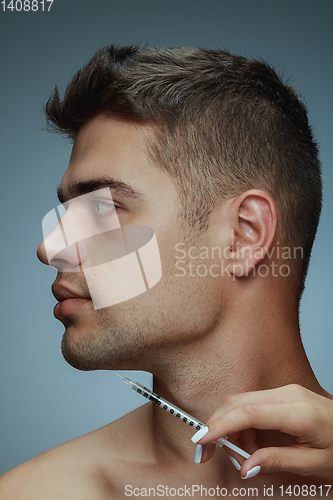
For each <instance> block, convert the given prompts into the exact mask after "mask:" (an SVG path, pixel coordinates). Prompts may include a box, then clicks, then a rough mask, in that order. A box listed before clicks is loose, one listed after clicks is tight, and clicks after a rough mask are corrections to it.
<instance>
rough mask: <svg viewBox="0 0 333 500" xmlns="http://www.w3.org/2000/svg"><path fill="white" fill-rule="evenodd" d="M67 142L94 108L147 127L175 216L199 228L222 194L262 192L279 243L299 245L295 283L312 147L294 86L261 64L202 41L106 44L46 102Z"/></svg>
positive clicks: (311, 212) (315, 202) (309, 215)
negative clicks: (178, 210) (168, 180)
mask: <svg viewBox="0 0 333 500" xmlns="http://www.w3.org/2000/svg"><path fill="white" fill-rule="evenodd" d="M45 111H46V117H47V121H48V125H49V126H50V127H51V128H53V129H55V130H57V131H60V132H62V133H65V134H66V135H68V136H69V137H71V138H72V139H75V136H76V134H77V133H78V131H79V130H80V128H81V126H82V125H83V124H84V123H85V122H87V121H88V120H90V119H91V118H93V117H94V116H96V115H98V114H102V115H105V116H106V117H119V118H121V119H125V120H129V121H133V122H139V123H147V124H150V125H152V126H153V127H155V137H154V143H152V144H150V145H149V151H150V153H151V155H152V157H153V158H154V159H155V160H156V161H157V162H158V164H159V165H160V166H161V167H164V168H165V170H166V171H167V172H169V173H170V175H171V176H173V177H174V179H175V180H176V181H177V184H178V186H179V188H180V189H179V192H180V196H181V202H182V204H181V205H182V210H183V216H184V217H185V218H186V220H187V221H188V222H189V224H190V225H191V226H193V227H194V226H197V227H199V229H203V228H205V227H207V224H208V223H209V214H210V213H211V211H212V209H213V208H214V206H216V205H217V204H218V203H220V202H221V200H222V199H225V198H229V197H233V196H236V195H238V194H240V193H241V192H243V191H246V190H248V189H263V190H265V191H267V192H268V193H269V194H270V195H271V196H272V197H273V199H274V201H275V203H276V206H277V211H278V218H279V222H278V234H279V235H280V236H281V238H282V239H283V244H284V245H286V246H289V247H291V248H295V247H301V248H302V249H303V260H302V259H298V260H297V261H295V262H294V266H293V270H292V273H291V277H292V280H291V283H292V284H293V285H294V286H295V288H296V289H297V290H298V292H299V293H301V291H302V290H303V287H304V281H305V276H306V272H307V268H308V264H309V259H310V254H311V249H312V245H313V241H314V238H315V235H316V231H317V226H318V222H319V217H320V212H321V203H322V183H321V168H320V162H319V159H318V147H317V145H316V142H315V140H314V137H313V133H312V130H311V127H310V125H309V121H308V116H307V110H306V107H305V105H304V104H303V103H302V102H301V98H300V96H299V95H298V93H297V92H296V91H295V89H294V88H292V87H291V86H290V85H288V84H285V83H283V81H282V78H281V77H280V76H279V75H278V74H277V73H276V71H275V70H274V69H273V68H272V67H270V66H269V65H268V64H266V63H265V62H263V61H258V60H254V59H246V58H245V57H242V56H234V55H231V54H230V53H229V52H226V51H222V50H208V49H203V48H194V49H192V48H185V47H180V48H152V47H143V48H140V47H138V46H128V47H117V46H114V45H111V46H109V47H105V48H103V49H101V50H99V51H98V52H97V53H96V54H95V55H94V57H93V58H92V59H91V60H90V61H89V62H88V64H87V65H86V66H85V67H84V68H83V69H81V70H79V71H78V72H77V73H76V74H75V76H74V77H73V79H72V80H71V81H70V82H69V84H68V86H67V88H66V91H65V94H64V96H63V97H61V96H60V93H59V91H58V89H57V87H55V90H54V93H53V95H52V97H51V98H50V100H49V101H48V103H47V104H46V108H45Z"/></svg>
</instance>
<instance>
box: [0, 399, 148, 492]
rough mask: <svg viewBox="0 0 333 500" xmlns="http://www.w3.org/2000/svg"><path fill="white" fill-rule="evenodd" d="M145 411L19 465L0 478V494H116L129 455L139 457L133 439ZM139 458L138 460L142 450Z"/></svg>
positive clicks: (138, 411)
mask: <svg viewBox="0 0 333 500" xmlns="http://www.w3.org/2000/svg"><path fill="white" fill-rule="evenodd" d="M145 416H146V410H145V408H144V407H141V408H138V409H137V410H135V411H133V412H131V413H129V414H128V415H125V416H124V417H122V418H120V419H119V420H117V421H115V422H113V423H111V424H108V425H106V426H105V427H102V428H100V429H97V430H96V431H93V432H91V433H89V434H86V435H84V436H81V437H79V438H77V439H74V440H72V441H68V442H67V443H64V444H62V445H60V446H57V447H56V448H53V449H51V450H49V451H47V452H45V453H43V454H41V455H38V456H37V457H35V458H33V459H31V460H29V461H27V462H25V463H23V464H21V465H19V466H18V467H15V468H14V469H12V470H11V471H9V472H7V473H5V474H4V475H3V476H1V477H0V498H5V499H6V500H21V499H22V500H39V499H43V500H53V499H57V500H58V499H59V498H63V499H71V500H76V499H80V500H86V499H87V500H88V499H89V500H91V499H92V498H94V499H96V500H99V499H101V500H102V499H106V498H108V499H110V498H112V497H113V495H111V496H110V494H112V492H113V491H116V490H117V489H118V488H117V477H118V476H119V474H120V475H122V470H124V471H125V470H128V469H127V466H126V464H127V462H128V460H130V461H132V460H133V459H134V460H135V456H136V453H135V448H136V447H134V449H133V446H132V444H133V439H134V436H135V434H136V436H137V435H138V434H137V433H136V429H138V426H141V425H142V423H143V422H144V420H145ZM129 429H130V431H129ZM132 432H133V436H132V435H131V433H132ZM138 449H139V448H138ZM137 457H138V459H139V453H138V455H137ZM115 496H118V495H115Z"/></svg>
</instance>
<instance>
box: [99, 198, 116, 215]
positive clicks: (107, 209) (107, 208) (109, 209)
mask: <svg viewBox="0 0 333 500" xmlns="http://www.w3.org/2000/svg"><path fill="white" fill-rule="evenodd" d="M95 206H96V212H97V214H98V215H111V214H113V213H114V212H115V211H116V207H115V206H114V205H113V204H110V203H105V202H103V201H100V202H97V203H96V205H95Z"/></svg>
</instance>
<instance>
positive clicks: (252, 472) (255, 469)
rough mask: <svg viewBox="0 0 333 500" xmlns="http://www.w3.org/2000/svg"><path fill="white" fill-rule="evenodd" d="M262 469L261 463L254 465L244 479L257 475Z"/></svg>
mask: <svg viewBox="0 0 333 500" xmlns="http://www.w3.org/2000/svg"><path fill="white" fill-rule="evenodd" d="M260 471H261V467H260V465H256V466H255V467H252V469H250V470H248V471H247V473H246V476H244V477H242V479H250V478H251V477H254V476H256V475H257V474H259V472H260Z"/></svg>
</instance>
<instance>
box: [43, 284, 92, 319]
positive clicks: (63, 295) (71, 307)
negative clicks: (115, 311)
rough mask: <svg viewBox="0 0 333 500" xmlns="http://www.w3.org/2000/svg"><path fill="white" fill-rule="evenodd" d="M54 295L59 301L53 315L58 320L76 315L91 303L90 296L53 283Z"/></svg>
mask: <svg viewBox="0 0 333 500" xmlns="http://www.w3.org/2000/svg"><path fill="white" fill-rule="evenodd" d="M52 293H53V295H54V296H55V298H56V299H57V300H58V304H56V305H55V307H54V309H53V314H54V316H55V317H56V318H57V319H60V318H62V317H63V316H67V315H69V314H74V313H75V312H77V311H78V310H79V309H81V307H83V306H85V305H87V304H89V303H91V298H90V297H89V296H87V295H83V294H81V293H79V292H76V291H75V290H71V289H69V288H67V287H65V286H63V285H60V284H59V283H53V285H52Z"/></svg>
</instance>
